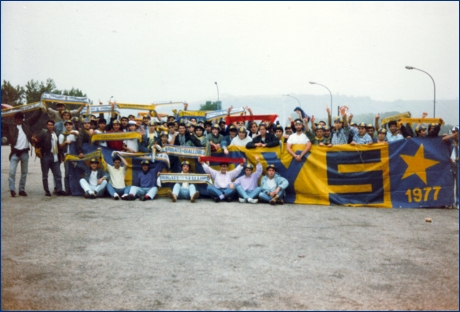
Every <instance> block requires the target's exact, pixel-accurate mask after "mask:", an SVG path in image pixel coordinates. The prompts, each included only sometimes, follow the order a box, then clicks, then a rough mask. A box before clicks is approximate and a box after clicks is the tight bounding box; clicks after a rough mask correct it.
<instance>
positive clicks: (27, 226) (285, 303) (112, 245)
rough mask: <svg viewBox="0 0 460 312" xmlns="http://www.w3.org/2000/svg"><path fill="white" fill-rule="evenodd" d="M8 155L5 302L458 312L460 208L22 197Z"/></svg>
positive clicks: (37, 186) (34, 172)
mask: <svg viewBox="0 0 460 312" xmlns="http://www.w3.org/2000/svg"><path fill="white" fill-rule="evenodd" d="M8 153H9V147H7V146H3V147H2V189H1V195H2V210H1V212H2V220H1V221H2V244H1V254H2V262H1V263H2V310H458V309H459V301H458V300H459V293H458V289H459V287H458V286H459V279H458V276H459V271H458V265H459V256H458V255H459V253H458V249H459V236H458V234H459V231H458V230H459V222H458V221H459V218H458V217H459V216H458V210H457V209H382V208H351V207H338V206H333V207H328V206H310V205H294V204H285V205H282V206H281V205H277V206H270V205H268V204H255V205H253V204H240V203H237V202H232V203H227V202H223V203H219V204H216V203H214V202H213V201H211V200H209V199H201V198H200V199H198V200H197V202H196V203H190V202H189V201H185V200H179V201H178V202H177V203H172V202H171V201H170V200H169V199H168V198H164V197H162V198H158V199H155V200H154V201H149V202H140V201H138V200H136V201H131V202H126V201H114V200H112V199H110V198H102V199H96V200H90V199H85V198H83V197H72V196H71V197H57V196H54V195H53V196H52V197H45V196H44V191H43V189H42V184H41V171H40V163H39V159H36V160H35V161H34V159H33V157H32V158H31V159H30V162H29V175H28V178H27V185H26V191H27V193H28V196H27V197H18V196H17V197H15V198H12V197H11V196H10V192H9V189H8V172H9V161H8ZM61 167H62V166H61ZM49 181H50V187H52V176H51V174H50V178H49ZM18 182H19V168H18V172H17V177H16V185H17V184H18ZM16 191H17V192H18V190H16ZM426 218H431V219H432V222H426Z"/></svg>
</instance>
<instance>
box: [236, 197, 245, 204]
mask: <svg viewBox="0 0 460 312" xmlns="http://www.w3.org/2000/svg"><path fill="white" fill-rule="evenodd" d="M238 201H239V202H240V203H245V202H246V199H244V198H238Z"/></svg>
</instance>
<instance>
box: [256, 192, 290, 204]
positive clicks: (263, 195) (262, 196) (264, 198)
mask: <svg viewBox="0 0 460 312" xmlns="http://www.w3.org/2000/svg"><path fill="white" fill-rule="evenodd" d="M278 197H279V198H278V199H283V197H284V191H280V192H279V193H278ZM259 198H260V199H261V200H262V201H264V202H267V203H268V202H270V201H271V200H272V198H273V197H271V196H270V195H268V194H267V193H265V192H263V191H261V192H260V194H259Z"/></svg>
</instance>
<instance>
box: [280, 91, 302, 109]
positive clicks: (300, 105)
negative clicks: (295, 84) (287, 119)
mask: <svg viewBox="0 0 460 312" xmlns="http://www.w3.org/2000/svg"><path fill="white" fill-rule="evenodd" d="M283 96H290V97H291V98H294V99H296V100H297V102H299V107H300V108H302V104H300V101H299V99H298V98H296V97H294V96H292V95H289V94H283Z"/></svg>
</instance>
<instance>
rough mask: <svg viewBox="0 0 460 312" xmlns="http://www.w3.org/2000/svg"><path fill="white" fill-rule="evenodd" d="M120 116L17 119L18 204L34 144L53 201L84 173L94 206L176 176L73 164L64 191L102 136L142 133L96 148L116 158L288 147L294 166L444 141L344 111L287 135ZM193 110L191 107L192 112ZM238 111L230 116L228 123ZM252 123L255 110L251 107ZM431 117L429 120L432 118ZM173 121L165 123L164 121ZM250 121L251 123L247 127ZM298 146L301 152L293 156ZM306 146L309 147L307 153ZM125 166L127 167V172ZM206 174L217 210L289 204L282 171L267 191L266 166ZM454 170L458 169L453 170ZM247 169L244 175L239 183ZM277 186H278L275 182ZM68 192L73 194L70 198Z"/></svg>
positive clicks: (182, 191)
mask: <svg viewBox="0 0 460 312" xmlns="http://www.w3.org/2000/svg"><path fill="white" fill-rule="evenodd" d="M111 105H112V113H111V115H110V119H109V120H110V121H109V122H108V123H107V120H106V119H105V118H104V114H100V115H99V118H96V116H79V114H80V113H81V110H82V108H83V106H81V107H80V108H79V109H77V110H67V109H66V108H65V105H64V104H62V103H58V104H57V105H56V109H52V108H50V107H47V113H48V116H49V119H48V120H47V122H46V130H43V131H41V132H39V133H36V134H34V133H31V130H30V125H31V124H33V123H34V122H35V121H36V120H37V118H38V116H39V114H38V113H39V111H37V112H36V113H34V114H33V115H32V116H30V117H29V118H28V119H24V114H23V113H20V112H18V113H16V114H15V115H14V122H11V121H8V120H7V121H6V122H7V123H8V122H9V128H8V129H9V130H8V133H7V134H6V135H7V137H8V139H9V142H10V145H11V154H10V174H9V188H10V192H11V196H13V197H15V196H16V195H17V194H16V188H15V174H16V168H17V166H18V164H19V163H21V178H20V183H19V195H20V196H27V193H26V192H25V182H26V176H27V170H28V169H27V168H28V151H29V148H30V147H29V143H31V144H33V145H34V146H35V148H36V149H37V148H39V149H40V151H41V159H40V164H41V169H42V181H43V189H44V191H45V195H46V196H51V192H50V190H49V186H48V173H49V170H50V169H51V171H52V174H53V178H54V179H53V180H54V186H55V188H54V192H55V193H56V194H57V195H59V196H65V195H71V192H70V183H69V171H70V166H74V167H78V168H80V169H81V170H82V175H83V178H82V179H81V180H80V185H81V188H82V189H83V190H84V194H85V197H86V198H96V197H98V196H99V197H100V196H104V194H105V192H106V191H107V192H108V193H109V194H110V196H111V197H113V198H114V199H116V200H117V199H120V198H121V199H127V200H132V199H135V198H139V199H141V200H148V199H153V198H154V197H155V195H156V193H157V192H158V187H160V186H161V183H160V182H159V181H158V175H159V173H166V172H168V168H167V166H166V165H165V164H164V163H162V162H152V161H149V160H144V161H143V162H142V164H141V167H142V171H141V172H140V173H139V174H138V176H137V177H135V179H133V185H131V186H126V185H125V183H124V175H125V174H126V169H127V162H126V160H125V159H124V158H123V157H122V156H121V155H116V156H115V158H114V159H113V166H112V165H107V172H104V171H103V170H102V169H100V166H99V165H100V164H99V160H97V159H91V161H90V166H89V167H87V166H84V163H82V162H79V161H66V162H65V165H64V171H65V176H64V188H63V186H62V176H61V170H60V163H61V162H63V160H64V158H65V156H66V155H67V154H71V155H77V156H78V157H79V158H80V159H82V158H84V157H85V154H84V151H83V146H84V144H85V143H90V142H91V137H92V136H93V135H94V134H101V133H102V134H103V133H122V132H138V133H139V135H140V136H141V137H142V139H141V140H139V139H137V138H132V139H125V140H110V141H96V144H98V145H100V146H104V147H108V148H110V149H112V150H114V151H115V152H117V151H120V152H121V151H123V152H128V153H137V152H145V153H150V152H152V150H153V149H156V150H158V151H164V147H165V145H167V144H170V145H177V146H195V147H206V148H209V152H216V151H223V153H224V154H225V155H228V154H229V150H228V147H229V146H243V147H246V148H248V149H253V148H269V147H276V146H280V145H285V146H286V152H287V153H289V154H290V155H291V156H292V157H293V159H294V160H296V161H299V162H301V161H304V160H305V155H306V154H307V153H308V152H309V150H310V149H311V147H312V145H315V146H324V147H330V146H333V145H341V144H351V145H359V144H387V143H389V142H394V141H397V140H403V139H410V138H411V137H414V136H417V137H427V136H438V135H439V131H440V125H441V123H442V120H440V122H439V123H438V124H429V125H428V127H426V126H424V125H423V124H419V125H417V126H416V127H415V131H414V130H413V129H412V127H411V126H410V125H401V126H400V127H398V124H397V122H396V121H390V122H389V123H388V130H387V128H386V125H385V126H384V127H379V118H380V116H379V115H377V116H375V125H372V124H366V123H357V124H356V123H354V122H352V119H353V115H352V114H350V115H347V114H346V111H345V110H341V112H340V116H337V117H335V118H334V119H333V121H332V116H331V112H330V110H329V109H327V113H328V123H326V122H324V121H319V122H315V118H314V116H311V117H309V116H308V115H306V114H305V113H304V112H303V111H302V110H301V109H300V108H296V109H295V111H296V112H297V113H298V114H299V118H297V119H295V120H293V119H292V118H291V117H289V119H290V124H288V125H287V126H286V127H284V128H283V127H282V126H281V125H280V124H279V123H278V122H273V121H268V120H266V121H262V122H260V123H259V124H258V123H256V122H255V121H253V120H252V121H248V122H247V124H246V123H245V121H235V122H233V123H232V124H230V125H228V126H227V125H226V123H225V121H224V120H223V119H221V120H220V122H218V123H216V122H214V123H213V122H211V121H204V120H198V121H197V118H193V117H192V118H188V119H187V120H180V119H179V118H177V117H176V116H172V115H167V114H162V115H161V116H159V115H158V114H156V115H155V117H154V118H152V117H151V116H150V114H146V115H144V116H142V117H141V118H139V117H138V118H136V117H135V116H134V115H129V116H128V117H121V118H118V117H117V114H115V113H114V111H113V107H114V103H111ZM184 108H185V109H186V108H187V106H186V105H185V107H184ZM231 109H232V107H229V109H228V116H230V111H231ZM246 110H247V112H248V113H249V115H250V116H251V115H253V114H252V110H251V109H250V108H248V107H246ZM426 116H427V115H426V113H424V114H423V115H422V118H424V117H426ZM157 117H158V118H162V117H166V118H165V119H166V120H164V121H161V120H159V119H158V118H157ZM246 120H247V119H246ZM443 140H445V141H446V142H448V143H450V144H451V146H452V155H453V156H452V163H453V164H455V165H457V166H458V126H457V127H455V128H454V129H452V134H449V135H444V137H443ZM293 145H297V150H296V151H294V150H293ZM298 145H300V146H303V147H302V148H301V149H299V148H298ZM122 163H123V165H124V166H121V164H122ZM200 164H201V165H202V168H203V170H204V171H205V172H206V173H208V174H210V175H211V176H212V178H213V181H214V182H213V185H209V186H208V187H207V192H208V194H209V195H210V196H211V197H212V198H213V199H214V200H215V201H216V202H217V201H220V200H233V199H236V197H237V196H238V198H239V201H240V202H248V203H256V202H258V200H261V201H265V202H270V203H272V204H277V203H278V204H280V203H281V204H282V203H283V196H284V192H285V190H286V188H287V186H288V182H287V180H286V179H284V178H283V177H281V176H279V174H277V173H276V168H275V167H274V166H273V165H269V166H268V167H267V168H265V170H266V172H267V175H266V176H264V177H263V178H262V180H261V184H260V186H258V185H257V181H258V179H259V178H260V176H261V174H262V168H261V165H260V164H259V163H257V164H256V167H255V169H256V171H255V172H253V171H254V166H253V165H252V164H250V163H247V162H246V163H242V164H240V165H239V166H237V167H236V168H235V169H234V170H232V171H229V172H227V166H228V163H226V162H222V163H221V164H220V171H217V170H214V169H212V168H211V167H210V166H209V165H208V164H206V163H204V162H201V161H200ZM453 166H454V165H453ZM243 169H244V175H242V176H240V177H238V176H239V175H240V173H241V171H242V170H243ZM169 171H172V172H176V173H182V174H187V173H189V171H190V163H189V162H187V161H185V162H179V158H178V157H176V156H170V169H169ZM455 173H456V172H455ZM274 181H276V183H275V182H274ZM64 189H65V190H64ZM169 196H170V198H171V199H172V201H173V202H175V201H176V200H177V199H180V198H188V199H190V200H191V201H192V202H194V201H195V200H196V199H197V198H198V197H199V192H198V191H197V190H196V188H195V185H193V183H180V184H177V185H175V186H174V187H173V189H172V191H171V192H170V193H169Z"/></svg>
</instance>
